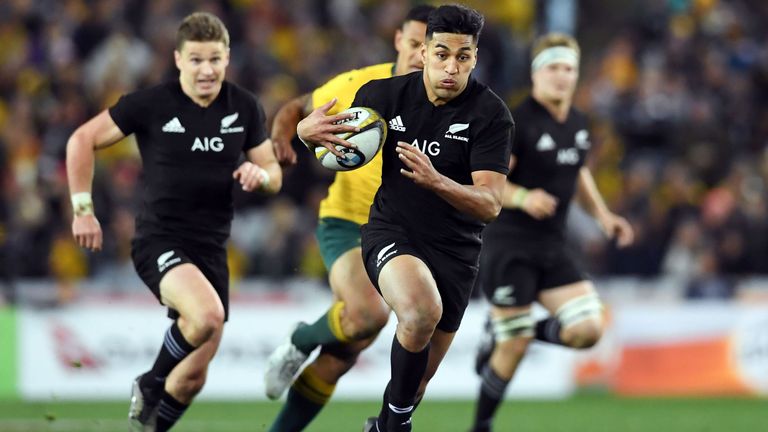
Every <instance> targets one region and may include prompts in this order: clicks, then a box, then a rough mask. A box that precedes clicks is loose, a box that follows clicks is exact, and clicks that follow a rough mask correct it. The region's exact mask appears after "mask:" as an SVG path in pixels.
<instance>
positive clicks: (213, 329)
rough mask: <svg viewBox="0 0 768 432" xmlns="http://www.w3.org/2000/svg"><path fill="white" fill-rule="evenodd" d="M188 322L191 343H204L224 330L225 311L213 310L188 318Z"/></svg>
mask: <svg viewBox="0 0 768 432" xmlns="http://www.w3.org/2000/svg"><path fill="white" fill-rule="evenodd" d="M187 321H188V322H189V330H190V337H189V339H190V341H192V340H195V341H199V342H200V343H202V342H205V341H207V340H208V339H210V338H211V337H213V335H215V334H216V333H218V332H220V331H221V330H222V328H223V327H224V311H223V310H218V309H217V308H211V309H209V310H206V311H205V312H203V313H201V314H199V315H197V316H193V317H190V318H187Z"/></svg>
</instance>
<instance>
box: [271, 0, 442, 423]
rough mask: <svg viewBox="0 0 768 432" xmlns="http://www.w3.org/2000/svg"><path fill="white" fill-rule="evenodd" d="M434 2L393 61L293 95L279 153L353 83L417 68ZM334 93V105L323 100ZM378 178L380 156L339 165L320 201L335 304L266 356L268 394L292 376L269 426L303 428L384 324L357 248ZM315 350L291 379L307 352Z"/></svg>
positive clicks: (406, 25)
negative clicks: (347, 167) (353, 165)
mask: <svg viewBox="0 0 768 432" xmlns="http://www.w3.org/2000/svg"><path fill="white" fill-rule="evenodd" d="M433 9H434V7H432V6H427V5H421V6H416V7H414V8H413V9H411V10H410V11H409V12H408V15H407V16H406V17H405V19H404V20H403V23H402V24H401V26H400V28H399V29H398V30H397V32H396V33H395V39H394V45H395V49H396V50H397V60H396V61H395V63H383V64H379V65H375V66H369V67H366V68H363V69H358V70H353V71H349V72H345V73H342V74H340V75H338V76H336V77H335V78H333V79H331V80H330V81H328V82H327V83H326V84H324V85H323V86H321V87H319V88H318V89H316V90H315V91H314V92H312V93H311V94H306V95H302V96H299V97H297V98H295V99H294V100H292V101H290V102H289V103H287V104H286V105H285V106H283V107H282V108H281V109H280V110H279V111H278V113H277V115H276V116H275V120H274V122H273V127H272V141H273V143H274V145H275V152H276V154H277V156H278V160H280V162H281V163H284V164H293V163H295V161H296V153H295V152H294V151H293V149H292V148H291V140H292V138H293V137H294V136H295V134H296V125H297V123H298V122H299V120H301V119H302V118H303V117H305V116H307V115H308V114H309V113H310V112H312V110H314V109H315V108H317V107H320V106H323V109H324V110H325V111H323V112H324V113H325V114H329V116H322V117H315V118H316V119H317V120H318V122H320V123H321V124H327V125H330V123H331V119H332V117H331V116H330V115H333V114H337V113H338V112H340V111H343V110H345V109H347V108H349V106H350V104H351V103H352V99H353V98H354V96H355V93H357V90H358V89H359V88H360V87H361V86H362V85H363V84H365V83H367V82H368V81H370V80H374V79H381V78H390V77H392V76H399V75H405V74H407V73H411V72H414V71H420V70H421V69H422V66H423V64H422V61H421V46H422V44H423V43H424V35H425V34H426V27H427V16H428V15H429V13H430V12H431V11H432V10H433ZM334 98H335V99H336V104H335V105H331V104H329V103H328V102H329V101H331V100H332V99H334ZM380 183H381V157H380V156H377V157H375V158H374V159H373V160H372V161H371V162H370V163H368V164H367V165H365V166H363V167H362V168H360V169H357V170H355V171H347V172H338V173H336V177H335V179H334V182H333V184H332V185H331V186H330V188H329V189H328V196H327V197H326V198H325V199H324V200H323V201H322V202H321V203H320V217H319V219H320V221H319V225H318V227H317V239H318V243H319V245H320V251H321V253H322V256H323V261H324V263H325V266H326V268H327V269H328V273H329V281H330V285H331V290H332V291H333V298H334V303H333V304H332V305H331V308H330V309H329V310H328V312H326V313H325V314H324V315H323V316H321V317H320V318H319V319H317V320H316V321H315V322H314V323H313V324H311V325H305V324H300V325H299V326H298V327H297V328H296V329H295V330H294V331H293V333H292V334H291V336H290V341H288V342H286V343H285V344H284V345H281V346H280V347H278V348H277V349H276V350H275V352H274V353H273V354H272V355H271V356H270V359H269V362H268V366H267V371H266V374H265V381H266V391H267V396H269V397H270V398H271V399H277V398H279V397H280V395H282V394H283V392H284V391H285V389H286V388H288V386H290V385H291V383H293V385H292V386H291V389H290V390H289V392H288V398H287V401H286V402H285V405H283V408H282V410H281V411H280V413H279V414H278V416H277V418H276V419H275V421H274V423H273V424H272V427H271V428H270V430H271V431H273V432H278V431H279V432H290V431H300V430H303V429H304V428H305V427H306V426H307V425H308V424H309V423H310V422H311V421H312V420H313V419H314V418H315V416H317V414H318V413H319V412H320V410H322V408H323V406H325V404H326V403H327V402H328V400H329V399H330V397H331V395H332V393H333V390H334V387H335V386H336V383H337V382H338V380H339V379H340V378H341V376H342V375H344V374H345V373H346V372H347V371H348V370H349V369H350V368H351V367H352V366H353V365H354V363H355V360H356V359H357V356H358V354H359V353H360V352H361V351H362V350H363V349H365V348H366V347H367V346H368V345H370V344H371V343H372V342H373V340H374V338H375V337H376V335H377V334H378V332H379V330H381V328H382V327H384V325H385V324H386V323H387V318H388V317H389V307H388V306H387V305H386V304H385V303H384V301H383V300H382V299H381V296H379V294H378V293H377V292H376V289H375V288H374V287H373V285H371V282H370V280H369V279H368V276H367V275H366V274H365V267H364V266H363V260H362V252H361V251H360V225H362V224H364V223H366V222H367V221H368V212H369V210H370V207H371V203H372V202H373V196H374V195H375V194H376V190H377V189H378V188H379V184H380ZM318 346H320V347H321V351H320V355H319V356H318V357H317V359H316V360H315V361H314V362H313V363H312V364H310V365H308V366H307V367H306V368H305V369H304V371H303V372H302V373H301V374H300V375H299V376H298V377H297V378H296V380H295V381H294V376H295V375H296V373H297V372H298V370H299V368H300V367H301V365H302V364H303V363H304V361H305V360H306V359H307V357H308V356H309V354H310V353H311V352H312V351H313V350H314V349H316V348H317V347H318Z"/></svg>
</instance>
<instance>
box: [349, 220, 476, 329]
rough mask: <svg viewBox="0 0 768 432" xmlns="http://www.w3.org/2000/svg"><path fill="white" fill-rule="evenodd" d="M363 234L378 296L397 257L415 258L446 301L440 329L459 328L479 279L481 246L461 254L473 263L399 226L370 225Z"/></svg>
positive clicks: (363, 242) (368, 266)
mask: <svg viewBox="0 0 768 432" xmlns="http://www.w3.org/2000/svg"><path fill="white" fill-rule="evenodd" d="M361 233H362V248H363V261H364V262H365V270H366V272H367V273H368V277H369V278H370V279H371V282H372V283H373V286H375V287H376V289H377V290H378V291H379V293H381V289H380V288H379V283H378V282H379V272H380V271H381V269H382V268H384V266H385V265H386V264H387V263H388V262H389V261H390V260H392V258H394V257H396V256H400V255H412V256H415V257H417V258H419V259H420V260H421V261H423V262H424V263H425V264H426V265H427V267H428V268H429V270H430V272H432V277H433V278H434V279H435V282H436V283H437V290H438V292H439V293H440V298H441V299H442V302H443V315H442V317H441V318H440V321H439V322H438V323H437V328H439V329H440V330H442V331H444V332H448V333H453V332H455V331H456V330H458V329H459V325H460V324H461V319H462V318H463V317H464V311H465V310H466V309H467V304H469V297H470V295H471V294H472V288H473V287H474V284H475V279H476V278H477V266H478V259H479V247H478V248H473V249H477V251H475V252H474V254H473V253H462V254H461V256H470V257H472V256H474V262H465V261H463V260H459V259H457V258H456V257H455V256H452V255H448V254H446V253H444V252H442V251H440V250H438V249H436V248H434V247H429V246H428V245H426V244H425V243H424V242H420V241H419V239H418V238H416V237H415V236H413V235H409V234H407V233H406V232H405V231H404V230H403V229H402V228H400V227H398V226H397V225H390V224H385V223H382V222H374V223H368V224H365V225H363V226H362V228H361ZM467 252H471V251H467Z"/></svg>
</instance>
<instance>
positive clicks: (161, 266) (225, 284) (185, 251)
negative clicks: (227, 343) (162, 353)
mask: <svg viewBox="0 0 768 432" xmlns="http://www.w3.org/2000/svg"><path fill="white" fill-rule="evenodd" d="M131 258H132V259H133V265H134V267H135V268H136V272H137V273H138V274H139V277H140V278H141V280H142V281H144V283H145V284H146V285H147V287H148V288H149V290H150V291H152V294H154V295H155V298H157V300H158V301H159V302H160V303H161V304H162V301H161V297H160V281H161V280H162V279H163V277H164V276H165V275H166V274H167V273H168V271H169V270H170V269H172V268H174V267H176V266H179V265H181V264H185V263H191V264H194V265H195V266H196V267H197V268H198V269H200V271H201V272H202V273H203V275H204V276H205V278H206V279H208V282H210V283H211V285H213V288H214V289H215V290H216V293H217V294H218V296H219V299H220V300H221V303H222V305H223V306H224V313H225V320H227V319H228V318H229V268H228V267H227V250H226V249H225V248H224V247H223V246H218V245H210V244H205V245H203V244H193V243H191V242H189V241H180V240H176V239H170V238H165V237H148V238H147V237H144V238H135V239H134V240H133V241H132V242H131ZM168 317H169V318H171V319H177V318H178V317H179V313H178V312H177V311H176V310H174V309H171V308H168Z"/></svg>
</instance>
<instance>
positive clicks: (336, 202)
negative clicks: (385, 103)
mask: <svg viewBox="0 0 768 432" xmlns="http://www.w3.org/2000/svg"><path fill="white" fill-rule="evenodd" d="M394 68H395V64H394V63H383V64H378V65H374V66H368V67H365V68H362V69H355V70H352V71H349V72H345V73H343V74H340V75H337V76H336V77H334V78H333V79H331V80H330V81H328V82H327V83H325V84H324V85H323V86H321V87H318V88H317V89H316V90H315V91H314V92H312V109H315V108H317V107H318V106H320V105H323V104H324V103H326V102H328V101H329V100H331V99H333V98H334V97H335V98H338V101H337V102H336V105H334V106H333V108H331V110H330V111H328V114H337V113H339V112H341V111H344V110H345V109H347V108H349V107H350V105H352V101H353V100H354V99H355V93H357V90H358V89H359V88H360V87H362V86H363V84H365V83H367V82H368V81H371V80H375V79H382V78H391V77H392V73H393V71H394ZM381 161H382V159H381V152H379V154H377V155H376V157H374V158H373V160H372V161H370V162H368V164H367V165H365V166H364V167H362V168H358V169H356V170H353V171H339V172H337V173H336V177H335V178H334V180H333V183H332V184H331V186H330V187H329V188H328V196H327V197H325V199H324V200H323V201H321V202H320V217H321V218H324V217H333V218H338V219H344V220H348V221H352V222H355V223H357V224H360V225H362V224H364V223H366V222H368V212H369V211H370V209H371V203H373V197H374V195H376V190H378V189H379V185H380V184H381V164H382V162H381Z"/></svg>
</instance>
